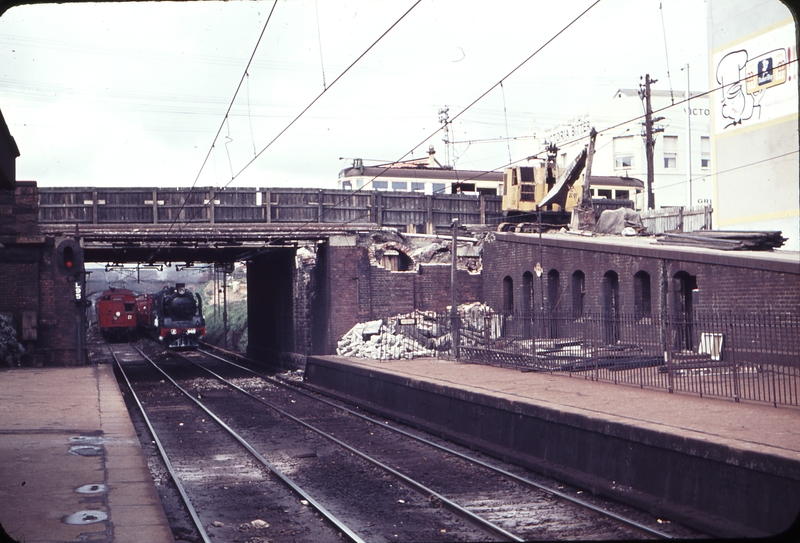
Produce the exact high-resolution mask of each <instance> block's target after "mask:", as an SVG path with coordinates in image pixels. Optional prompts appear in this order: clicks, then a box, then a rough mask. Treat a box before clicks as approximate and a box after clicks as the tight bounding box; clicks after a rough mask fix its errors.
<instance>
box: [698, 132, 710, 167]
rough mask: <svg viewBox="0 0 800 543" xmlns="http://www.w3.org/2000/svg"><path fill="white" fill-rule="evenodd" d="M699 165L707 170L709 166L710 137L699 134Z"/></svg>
mask: <svg viewBox="0 0 800 543" xmlns="http://www.w3.org/2000/svg"><path fill="white" fill-rule="evenodd" d="M700 167H701V168H703V169H704V170H707V169H709V168H710V167H711V138H709V137H708V136H700Z"/></svg>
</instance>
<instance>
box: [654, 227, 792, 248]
mask: <svg viewBox="0 0 800 543" xmlns="http://www.w3.org/2000/svg"><path fill="white" fill-rule="evenodd" d="M781 234H782V232H781V231H780V230H778V231H765V232H744V231H733V230H695V231H694V232H688V233H683V234H679V233H668V234H664V235H662V236H659V237H658V239H657V241H658V243H660V244H667V245H684V246H691V247H703V248H706V249H721V250H723V251H771V250H772V249H777V248H778V247H781V246H782V245H783V244H784V242H786V241H787V238H784V237H783V236H782V235H781Z"/></svg>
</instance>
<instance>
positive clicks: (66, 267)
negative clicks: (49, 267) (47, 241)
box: [56, 239, 83, 277]
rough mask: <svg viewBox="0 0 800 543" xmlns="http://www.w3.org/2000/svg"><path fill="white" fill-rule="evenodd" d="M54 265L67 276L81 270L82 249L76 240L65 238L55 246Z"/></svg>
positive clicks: (71, 275) (76, 273)
mask: <svg viewBox="0 0 800 543" xmlns="http://www.w3.org/2000/svg"><path fill="white" fill-rule="evenodd" d="M56 267H57V268H58V271H59V272H61V273H62V274H64V275H66V276H67V277H73V276H76V275H78V274H79V273H80V272H82V271H83V249H82V248H81V246H80V245H79V244H78V242H77V240H74V239H65V240H64V241H62V242H61V243H59V244H58V247H56Z"/></svg>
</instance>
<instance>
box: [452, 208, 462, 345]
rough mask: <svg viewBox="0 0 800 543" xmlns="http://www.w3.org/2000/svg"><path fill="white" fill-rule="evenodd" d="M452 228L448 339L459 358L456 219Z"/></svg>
mask: <svg viewBox="0 0 800 543" xmlns="http://www.w3.org/2000/svg"><path fill="white" fill-rule="evenodd" d="M450 226H452V227H453V241H452V245H451V246H450V253H451V256H452V261H451V265H450V299H451V302H450V339H451V341H452V344H453V357H455V359H456V360H458V358H459V350H458V347H459V345H458V344H459V342H460V332H461V330H460V328H459V327H460V323H459V321H458V296H457V295H456V292H457V291H456V273H457V263H458V219H457V218H454V219H453V222H452V223H451V224H450Z"/></svg>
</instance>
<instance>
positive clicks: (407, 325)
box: [336, 302, 500, 360]
mask: <svg viewBox="0 0 800 543" xmlns="http://www.w3.org/2000/svg"><path fill="white" fill-rule="evenodd" d="M458 313H459V317H460V321H461V329H460V331H461V338H462V339H461V344H462V345H463V344H466V345H478V344H481V342H482V341H483V340H484V338H485V334H486V326H487V324H488V325H489V327H490V328H489V331H490V337H491V339H494V338H496V337H498V336H499V331H500V325H499V321H498V319H496V318H492V315H494V312H493V311H492V309H491V308H490V307H489V306H487V305H484V304H481V303H479V302H475V303H472V304H464V305H460V306H459V307H458ZM487 317H488V318H487ZM451 341H452V339H451V336H450V317H449V312H447V313H438V314H437V313H435V312H433V311H414V312H412V313H407V314H404V315H396V316H394V317H391V318H386V319H378V320H374V321H369V322H362V323H358V324H356V325H355V326H353V328H351V329H350V330H349V331H348V332H347V333H346V334H345V335H344V336H342V339H341V340H339V343H338V345H337V348H336V354H337V355H339V356H352V357H355V358H372V359H375V360H403V359H405V360H410V359H412V358H419V357H427V356H437V355H438V354H440V353H441V352H443V351H449V350H450V347H451Z"/></svg>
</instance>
